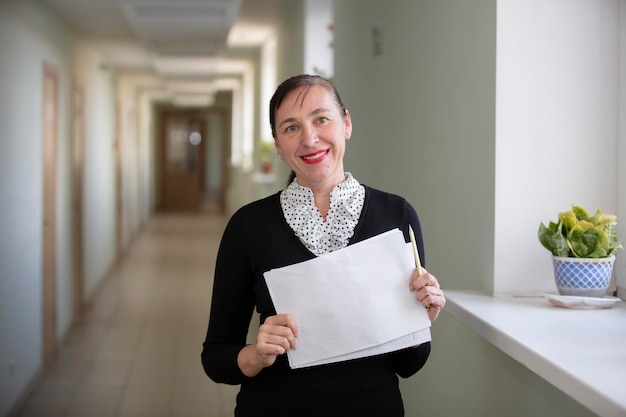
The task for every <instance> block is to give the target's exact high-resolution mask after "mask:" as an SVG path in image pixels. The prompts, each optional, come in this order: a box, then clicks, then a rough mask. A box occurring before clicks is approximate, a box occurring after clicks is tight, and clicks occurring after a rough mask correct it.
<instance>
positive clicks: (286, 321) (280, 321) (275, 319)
mask: <svg viewBox="0 0 626 417" xmlns="http://www.w3.org/2000/svg"><path fill="white" fill-rule="evenodd" d="M264 324H268V325H273V326H285V327H288V328H289V329H291V332H292V333H293V335H294V336H297V335H298V325H297V324H296V321H295V320H294V318H293V317H292V316H291V314H277V315H275V316H269V317H268V318H266V319H265V322H264Z"/></svg>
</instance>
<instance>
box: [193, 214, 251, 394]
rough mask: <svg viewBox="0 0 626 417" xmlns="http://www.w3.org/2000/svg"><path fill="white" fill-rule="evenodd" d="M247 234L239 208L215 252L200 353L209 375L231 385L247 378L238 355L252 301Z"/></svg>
mask: <svg viewBox="0 0 626 417" xmlns="http://www.w3.org/2000/svg"><path fill="white" fill-rule="evenodd" d="M246 236H248V234H247V233H246V223H245V215H244V214H243V213H242V212H241V211H239V212H237V213H235V214H234V215H233V217H232V218H231V220H230V221H229V223H228V225H227V226H226V229H225V231H224V235H223V236H222V241H221V243H220V247H219V251H218V254H217V261H216V265H215V275H214V282H213V296H212V301H211V316H210V319H209V326H208V330H207V335H206V339H205V341H204V344H203V349H202V355H201V357H202V366H203V368H204V371H205V373H206V374H207V376H208V377H209V378H211V379H212V380H213V381H215V382H221V383H226V384H232V385H235V384H241V383H242V382H243V381H245V380H246V379H247V378H248V377H246V376H245V375H244V374H243V373H242V372H241V369H240V368H239V366H238V364H237V356H238V354H239V351H240V350H241V349H242V348H243V347H244V346H245V345H246V336H247V333H248V327H249V324H250V320H251V317H252V312H253V310H254V304H255V300H254V291H253V283H254V276H253V273H252V271H251V268H250V262H249V261H248V255H247V253H248V250H249V248H250V242H249V241H247V240H246Z"/></svg>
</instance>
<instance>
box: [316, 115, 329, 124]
mask: <svg viewBox="0 0 626 417" xmlns="http://www.w3.org/2000/svg"><path fill="white" fill-rule="evenodd" d="M328 120H329V119H328V117H326V116H320V117H318V118H317V120H316V121H315V122H316V123H317V124H318V125H323V124H326V123H328Z"/></svg>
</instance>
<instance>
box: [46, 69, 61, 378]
mask: <svg viewBox="0 0 626 417" xmlns="http://www.w3.org/2000/svg"><path fill="white" fill-rule="evenodd" d="M42 88H43V96H42V154H43V158H42V159H43V161H42V164H43V167H42V171H43V180H42V186H43V204H42V205H43V207H42V258H43V259H42V281H43V282H42V291H43V295H42V303H43V305H42V313H43V317H42V329H43V349H42V352H43V364H44V366H47V365H49V364H50V362H51V361H52V359H53V358H54V356H55V355H56V353H57V349H58V342H57V276H56V266H57V265H56V264H57V262H56V257H57V243H56V239H57V227H56V219H57V207H56V205H57V178H56V176H57V149H58V144H57V139H58V138H57V131H58V123H59V104H58V100H59V76H58V71H57V69H56V67H54V66H53V65H51V64H49V63H47V62H44V63H43V85H42Z"/></svg>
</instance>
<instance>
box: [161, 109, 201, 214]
mask: <svg viewBox="0 0 626 417" xmlns="http://www.w3.org/2000/svg"><path fill="white" fill-rule="evenodd" d="M204 126H205V119H204V116H202V115H201V114H195V113H187V112H181V111H169V112H166V113H164V117H163V129H162V135H161V137H162V140H161V146H160V148H161V150H162V163H161V167H162V175H161V180H162V181H161V186H162V199H163V204H162V206H163V209H164V210H168V211H179V210H182V211H189V210H194V211H195V210H199V209H200V207H201V202H202V192H203V189H204V157H203V155H204V146H205V140H204V137H203V136H204V132H205V128H204Z"/></svg>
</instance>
